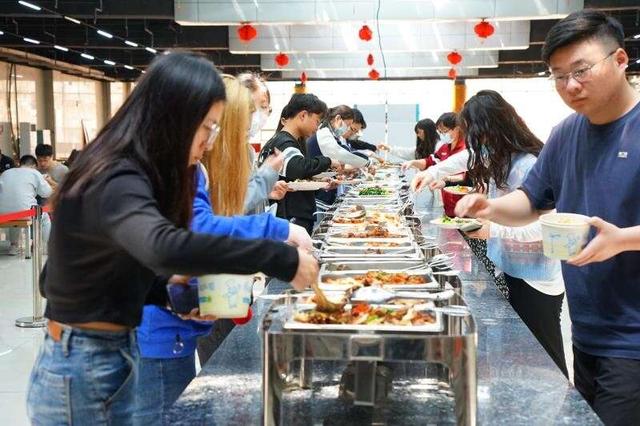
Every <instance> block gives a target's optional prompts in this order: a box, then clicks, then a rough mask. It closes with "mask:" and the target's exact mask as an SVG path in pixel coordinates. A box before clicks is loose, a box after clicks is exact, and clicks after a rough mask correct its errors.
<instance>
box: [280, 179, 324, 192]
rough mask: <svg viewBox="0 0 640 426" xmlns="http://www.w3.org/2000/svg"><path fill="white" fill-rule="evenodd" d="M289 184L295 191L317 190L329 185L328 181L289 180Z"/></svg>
mask: <svg viewBox="0 0 640 426" xmlns="http://www.w3.org/2000/svg"><path fill="white" fill-rule="evenodd" d="M287 186H288V187H289V188H290V189H292V190H294V191H317V190H318V189H326V188H328V187H329V184H328V183H327V182H309V181H304V182H288V183H287Z"/></svg>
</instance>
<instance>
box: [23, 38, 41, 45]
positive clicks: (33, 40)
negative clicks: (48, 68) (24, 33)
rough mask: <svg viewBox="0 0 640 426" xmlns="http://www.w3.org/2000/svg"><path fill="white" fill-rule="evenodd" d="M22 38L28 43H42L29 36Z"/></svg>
mask: <svg viewBox="0 0 640 426" xmlns="http://www.w3.org/2000/svg"><path fill="white" fill-rule="evenodd" d="M22 39H23V40H24V41H26V42H27V43H32V44H40V42H39V41H38V40H35V39H32V38H29V37H22Z"/></svg>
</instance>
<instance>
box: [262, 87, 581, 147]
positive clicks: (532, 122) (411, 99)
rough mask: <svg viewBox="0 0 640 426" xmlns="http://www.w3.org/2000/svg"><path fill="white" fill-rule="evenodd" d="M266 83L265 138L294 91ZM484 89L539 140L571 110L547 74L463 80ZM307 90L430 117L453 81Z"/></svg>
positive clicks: (445, 106)
mask: <svg viewBox="0 0 640 426" xmlns="http://www.w3.org/2000/svg"><path fill="white" fill-rule="evenodd" d="M268 86H269V90H270V92H271V99H272V107H273V113H272V114H271V116H270V117H269V121H268V122H267V127H266V128H265V129H264V131H263V135H262V139H263V141H266V140H267V139H269V137H270V136H271V135H272V134H273V131H274V129H275V128H276V126H277V123H278V119H279V118H280V111H281V110H282V108H283V107H284V105H285V104H286V103H287V101H288V100H289V98H290V97H291V94H292V93H293V82H269V83H268ZM482 89H493V90H496V91H498V92H500V93H501V94H502V95H503V96H504V97H505V99H507V101H509V102H510V103H511V104H512V105H513V106H514V107H515V109H516V111H518V113H519V114H520V115H521V116H522V117H523V118H524V120H525V122H526V123H527V125H528V126H529V127H530V128H531V130H532V131H533V132H534V133H535V134H536V135H537V136H538V137H539V138H541V139H542V140H543V141H544V140H546V138H547V137H548V135H549V133H550V132H551V129H552V127H553V126H554V125H555V124H557V123H558V122H560V121H561V120H562V119H563V118H564V117H566V116H567V115H569V114H570V113H571V110H570V109H569V108H568V107H567V106H566V105H565V104H564V103H563V102H562V100H561V99H560V97H559V96H558V94H557V93H556V92H555V89H554V87H553V85H552V84H551V83H550V82H549V81H548V80H547V79H546V78H533V79H531V78H528V79H524V78H523V79H470V80H467V98H469V97H471V96H473V95H474V94H475V93H477V92H478V91H479V90H482ZM307 93H313V94H315V95H317V96H318V97H320V99H322V100H323V101H325V102H326V103H327V105H328V106H330V107H331V106H335V105H338V104H347V105H354V104H368V105H372V104H384V102H385V100H387V101H388V102H389V104H405V105H406V104H418V106H419V111H420V118H431V119H432V120H434V121H435V120H436V119H437V118H438V117H439V116H440V114H442V113H443V112H447V111H451V109H452V102H453V82H452V81H451V80H407V81H308V82H307ZM366 119H367V117H365V120H366ZM412 127H413V125H411V128H412ZM367 136H368V135H367V133H366V130H365V133H364V137H363V139H365V140H367ZM390 142H391V143H394V144H398V145H411V144H413V143H415V139H413V138H412V139H411V140H410V141H404V140H402V141H390Z"/></svg>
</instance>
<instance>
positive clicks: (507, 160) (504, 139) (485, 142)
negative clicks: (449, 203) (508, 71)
mask: <svg viewBox="0 0 640 426" xmlns="http://www.w3.org/2000/svg"><path fill="white" fill-rule="evenodd" d="M459 125H460V128H461V129H462V131H463V133H464V135H465V141H466V145H467V150H468V151H469V161H468V163H467V169H468V176H469V177H470V178H471V180H472V181H473V184H474V185H475V186H476V187H478V188H486V187H487V186H488V184H489V181H490V180H491V179H493V180H494V181H495V184H496V187H498V188H500V189H503V188H505V187H506V184H507V178H508V177H509V170H510V169H511V156H512V155H513V154H517V153H527V154H533V155H535V156H536V157H537V156H538V154H540V151H541V150H542V146H543V144H542V141H540V139H538V138H537V137H536V136H535V135H534V134H533V133H532V132H531V130H529V128H528V127H527V125H526V124H525V122H524V120H522V118H521V117H520V116H519V115H518V114H517V113H516V110H515V109H514V108H513V106H511V104H509V103H508V102H507V101H506V100H504V98H503V97H502V96H500V94H499V93H498V92H495V91H493V90H481V91H480V92H478V93H477V94H476V95H475V96H473V97H471V99H469V100H468V101H467V102H466V103H465V104H464V108H463V109H462V111H461V112H460V116H459Z"/></svg>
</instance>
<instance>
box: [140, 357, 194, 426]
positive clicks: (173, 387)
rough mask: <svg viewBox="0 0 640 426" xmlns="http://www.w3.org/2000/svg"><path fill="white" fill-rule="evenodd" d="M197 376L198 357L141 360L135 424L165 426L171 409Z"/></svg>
mask: <svg viewBox="0 0 640 426" xmlns="http://www.w3.org/2000/svg"><path fill="white" fill-rule="evenodd" d="M195 376H196V359H195V354H191V355H190V356H186V357H181V358H166V359H161V358H140V376H139V377H138V383H137V389H136V391H135V394H136V403H135V415H134V419H135V423H136V424H137V425H142V426H149V425H159V424H165V423H166V422H165V421H164V418H165V416H166V414H167V412H168V411H169V408H170V407H171V406H172V405H173V403H174V402H176V400H177V399H178V397H179V396H180V394H181V393H182V391H183V390H184V389H185V388H186V387H187V385H188V384H189V383H190V382H191V380H193V378H194V377H195Z"/></svg>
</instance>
